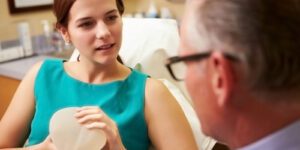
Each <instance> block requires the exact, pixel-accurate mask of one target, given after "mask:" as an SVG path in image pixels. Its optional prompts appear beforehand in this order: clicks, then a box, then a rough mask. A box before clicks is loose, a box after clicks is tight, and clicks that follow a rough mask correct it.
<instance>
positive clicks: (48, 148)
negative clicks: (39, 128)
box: [29, 136, 57, 150]
mask: <svg viewBox="0 0 300 150" xmlns="http://www.w3.org/2000/svg"><path fill="white" fill-rule="evenodd" d="M29 148H30V149H32V150H41V149H42V150H57V148H56V146H55V145H54V144H53V142H52V139H51V138H50V136H48V137H47V138H46V139H45V140H44V141H43V142H42V143H40V144H37V145H34V146H32V147H29Z"/></svg>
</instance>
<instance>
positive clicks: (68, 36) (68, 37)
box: [56, 25, 71, 43]
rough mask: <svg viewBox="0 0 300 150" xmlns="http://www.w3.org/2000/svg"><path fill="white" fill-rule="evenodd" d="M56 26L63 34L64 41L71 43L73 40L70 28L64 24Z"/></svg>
mask: <svg viewBox="0 0 300 150" xmlns="http://www.w3.org/2000/svg"><path fill="white" fill-rule="evenodd" d="M56 28H57V30H58V31H59V33H60V34H61V35H62V37H63V39H64V41H65V42H66V43H70V42H71V41H70V35H69V32H68V29H67V28H66V27H64V26H62V25H57V26H56Z"/></svg>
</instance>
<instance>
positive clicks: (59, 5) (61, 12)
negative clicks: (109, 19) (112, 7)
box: [53, 0, 125, 27]
mask: <svg viewBox="0 0 300 150" xmlns="http://www.w3.org/2000/svg"><path fill="white" fill-rule="evenodd" d="M75 1H76V0H54V2H53V13H54V15H55V17H56V20H57V21H56V27H59V26H63V27H67V25H68V19H69V11H70V9H71V7H72V6H73V4H74V2H75ZM116 4H117V8H118V11H119V13H120V15H123V13H124V10H125V8H124V3H123V0H116Z"/></svg>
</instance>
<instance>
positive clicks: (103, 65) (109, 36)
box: [0, 0, 197, 150]
mask: <svg viewBox="0 0 300 150" xmlns="http://www.w3.org/2000/svg"><path fill="white" fill-rule="evenodd" d="M123 12H124V8H123V2H122V0H54V14H55V15H56V17H57V29H58V30H59V31H60V33H61V34H62V35H63V38H64V40H65V41H66V42H67V43H72V44H73V45H74V46H75V47H76V48H77V49H78V50H79V52H80V58H79V60H78V61H77V62H65V61H62V60H46V61H44V62H41V63H38V64H36V65H35V66H33V68H32V69H31V70H30V71H29V72H28V74H27V75H26V76H25V78H24V79H23V81H22V82H21V84H20V86H19V88H18V89H17V91H16V94H15V96H14V98H13V100H12V102H11V104H10V106H9V108H8V110H7V112H6V113H5V115H4V117H3V118H2V120H1V124H0V148H11V147H21V146H22V145H23V144H24V142H25V140H26V139H27V138H28V141H29V142H28V145H27V148H32V149H50V150H52V149H56V147H55V146H54V144H53V143H52V141H51V137H49V136H48V134H49V131H48V130H49V129H48V126H49V120H50V118H51V116H52V115H53V113H54V112H56V111H57V110H59V109H61V108H64V107H70V106H78V107H81V108H80V109H79V110H78V112H77V113H76V114H75V117H76V118H77V119H78V121H79V123H81V124H82V125H83V126H85V127H87V128H89V129H101V130H103V131H104V132H105V134H106V137H107V143H106V145H105V149H110V150H123V149H129V150H131V149H132V150H143V149H148V148H149V146H150V144H152V145H153V146H154V147H155V148H156V149H166V150H176V149H180V150H187V149H188V150H193V149H197V148H196V143H195V141H194V138H193V134H192V131H191V129H190V127H189V124H188V123H187V120H186V118H185V116H184V114H183V112H182V110H181V108H180V106H179V105H178V104H177V103H176V100H175V99H174V98H173V97H172V95H171V94H170V92H169V91H168V90H167V88H166V87H165V86H164V85H163V84H162V83H161V82H159V81H157V80H155V79H151V78H148V77H147V76H146V75H144V74H142V73H139V72H137V71H135V70H133V69H130V68H128V67H126V66H124V65H123V64H121V63H120V62H119V61H117V56H118V52H119V49H120V46H121V37H122V19H121V15H122V14H123ZM17 113H18V114H17Z"/></svg>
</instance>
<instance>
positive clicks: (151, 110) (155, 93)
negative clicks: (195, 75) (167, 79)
mask: <svg viewBox="0 0 300 150" xmlns="http://www.w3.org/2000/svg"><path fill="white" fill-rule="evenodd" d="M145 92H146V100H145V117H146V121H147V124H148V131H149V136H150V138H151V141H152V143H153V145H154V147H155V148H156V149H159V150H170V149H172V150H183V149H188V150H197V149H198V148H197V144H196V142H195V139H194V135H193V133H192V129H191V127H190V125H189V123H188V121H187V119H186V118H185V115H184V113H183V111H182V109H181V107H180V106H179V104H178V103H177V101H176V99H175V98H174V97H173V95H172V94H171V93H170V92H169V90H168V89H167V88H166V87H165V85H164V84H163V83H162V82H160V81H158V80H155V79H151V78H150V79H148V80H147V84H146V91H145Z"/></svg>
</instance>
